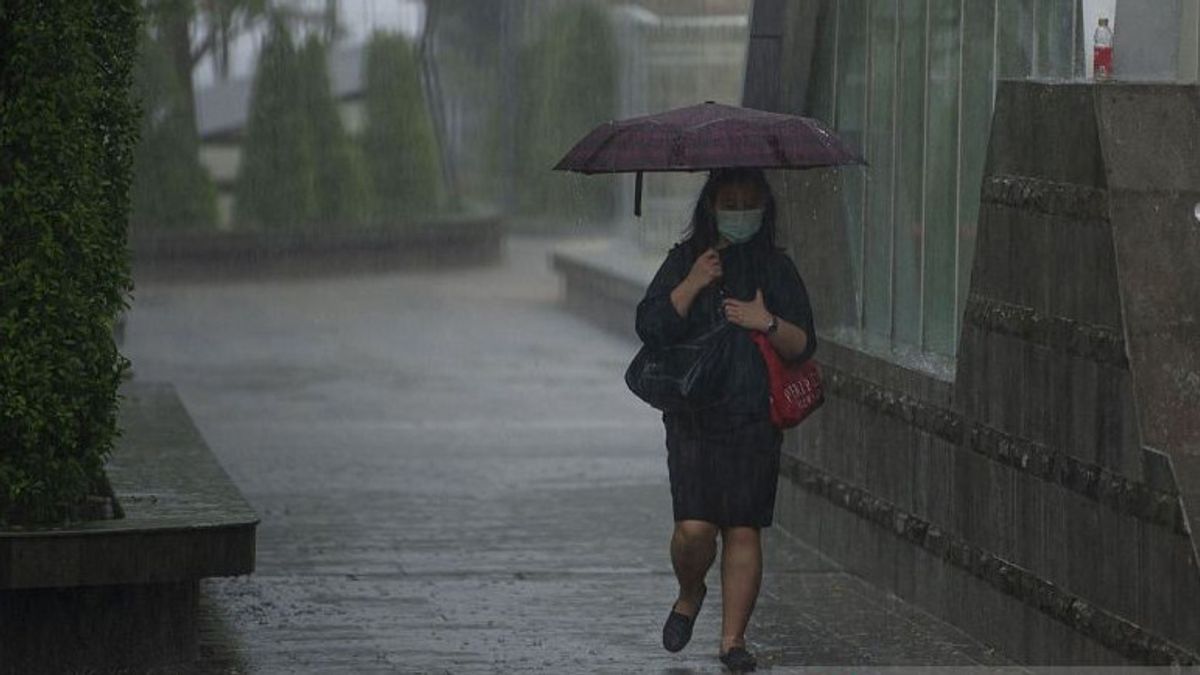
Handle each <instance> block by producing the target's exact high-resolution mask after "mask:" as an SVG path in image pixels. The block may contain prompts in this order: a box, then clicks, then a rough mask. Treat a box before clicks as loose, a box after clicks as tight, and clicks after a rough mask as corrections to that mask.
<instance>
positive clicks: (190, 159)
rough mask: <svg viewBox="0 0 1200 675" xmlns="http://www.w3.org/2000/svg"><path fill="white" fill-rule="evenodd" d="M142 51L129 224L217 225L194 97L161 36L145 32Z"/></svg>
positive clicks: (154, 226) (160, 226) (137, 77)
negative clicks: (138, 135) (139, 116)
mask: <svg viewBox="0 0 1200 675" xmlns="http://www.w3.org/2000/svg"><path fill="white" fill-rule="evenodd" d="M140 52H141V55H140V57H139V59H138V67H137V71H136V74H135V76H134V86H133V91H134V98H135V100H136V101H138V102H139V103H140V106H141V109H142V127H141V141H140V142H139V143H138V146H137V152H136V153H135V154H134V160H133V166H134V171H133V176H134V180H133V207H132V209H133V210H132V213H131V214H130V216H129V224H130V227H131V228H133V229H134V230H149V229H192V228H197V229H206V228H213V227H216V224H217V192H216V189H215V187H214V186H213V182H212V179H211V178H210V177H209V175H208V170H207V169H205V168H204V166H202V165H201V164H200V140H199V139H198V138H197V136H196V129H195V126H194V125H193V123H192V111H190V110H188V106H190V105H191V99H190V97H187V96H185V95H184V89H183V87H184V83H183V82H180V81H179V75H178V73H177V72H176V70H175V68H174V67H173V66H172V62H171V55H170V52H169V51H168V49H167V48H166V47H165V46H164V45H163V44H162V43H161V42H160V41H159V40H158V39H156V38H154V37H152V36H151V35H150V34H149V33H143V35H142V43H141V50H140ZM187 86H191V83H190V82H189V83H188V84H187Z"/></svg>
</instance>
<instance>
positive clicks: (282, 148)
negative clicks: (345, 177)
mask: <svg viewBox="0 0 1200 675" xmlns="http://www.w3.org/2000/svg"><path fill="white" fill-rule="evenodd" d="M303 87H304V80H303V73H302V72H301V69H300V60H299V58H298V54H297V52H296V46H295V44H294V43H293V42H292V36H291V34H290V33H289V32H288V29H287V26H286V25H285V24H284V22H283V20H282V19H281V18H279V17H276V18H274V19H273V20H272V22H271V28H270V30H269V32H268V34H267V37H266V40H265V41H264V43H263V46H262V51H261V52H260V53H259V57H258V69H257V71H256V73H255V77H254V91H253V93H252V94H251V98H250V113H249V119H248V120H247V122H246V137H245V141H244V142H243V143H242V163H241V167H240V168H239V171H238V178H237V188H236V196H235V200H236V201H235V202H234V219H235V220H236V221H237V224H238V225H239V226H241V227H248V228H261V229H274V230H280V229H292V228H297V227H303V226H305V225H307V224H308V223H310V222H311V221H312V217H313V214H314V213H316V207H317V200H316V194H315V193H314V189H315V187H316V163H315V161H314V158H313V144H312V140H311V138H310V131H309V122H308V119H307V114H306V112H305V109H304V106H303V104H304V94H303Z"/></svg>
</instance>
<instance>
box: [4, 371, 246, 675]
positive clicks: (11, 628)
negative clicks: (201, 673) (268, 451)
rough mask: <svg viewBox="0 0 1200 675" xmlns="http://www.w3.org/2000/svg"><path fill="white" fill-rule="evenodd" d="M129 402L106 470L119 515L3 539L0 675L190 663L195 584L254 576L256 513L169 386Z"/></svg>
mask: <svg viewBox="0 0 1200 675" xmlns="http://www.w3.org/2000/svg"><path fill="white" fill-rule="evenodd" d="M122 394H123V395H124V396H125V400H124V402H123V405H122V407H121V413H120V420H121V426H122V428H123V429H124V436H123V437H122V438H121V440H120V441H119V442H118V445H117V448H116V450H115V451H114V452H113V455H112V458H111V459H110V461H109V464H108V466H107V467H106V470H107V473H108V478H109V482H110V483H111V485H112V488H113V494H114V496H115V498H116V500H117V503H118V504H119V505H120V507H121V510H122V511H123V512H124V517H123V518H117V519H110V520H94V521H88V522H84V523H80V524H75V525H71V526H66V527H46V528H33V529H25V530H6V531H0V672H21V673H30V672H62V671H64V670H69V669H72V668H118V667H135V666H145V665H150V664H161V663H172V662H178V661H186V660H188V659H190V658H192V657H193V656H194V655H195V648H196V619H195V610H196V601H197V597H198V591H199V580H200V579H202V578H205V577H214V576H235V575H240V574H249V573H250V572H252V571H253V570H254V556H255V529H256V527H257V524H258V516H257V515H256V514H255V513H254V511H253V509H251V508H250V506H249V505H248V504H247V503H246V501H245V500H244V499H243V498H242V496H241V493H240V492H239V491H238V490H237V488H236V486H234V484H233V482H232V481H231V480H230V479H229V476H228V475H227V474H226V473H225V471H224V470H223V469H222V468H221V466H220V465H219V464H218V463H217V461H216V459H215V458H214V457H213V455H212V453H211V452H210V451H209V449H208V447H207V445H205V443H204V440H203V438H202V437H201V436H200V433H199V432H198V431H197V429H196V428H195V426H194V425H193V424H192V421H191V418H190V417H189V416H188V414H187V411H186V410H184V408H183V405H182V403H181V402H180V400H179V398H178V396H177V395H176V394H175V391H174V389H173V388H172V387H171V386H170V385H166V384H152V383H139V382H132V383H127V384H126V385H125V386H124V387H123V389H122Z"/></svg>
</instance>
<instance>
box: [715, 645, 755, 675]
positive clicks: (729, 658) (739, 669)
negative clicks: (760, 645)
mask: <svg viewBox="0 0 1200 675" xmlns="http://www.w3.org/2000/svg"><path fill="white" fill-rule="evenodd" d="M718 658H720V659H721V663H724V664H725V667H726V668H728V669H729V670H731V671H733V672H735V673H749V672H751V671H753V670H754V669H755V668H757V667H758V661H756V660H754V655H752V654H751V653H750V652H748V651H746V648H745V647H730V648H729V651H727V652H725V653H724V654H721V655H720V656H719V657H718Z"/></svg>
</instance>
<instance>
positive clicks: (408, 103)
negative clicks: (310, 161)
mask: <svg viewBox="0 0 1200 675" xmlns="http://www.w3.org/2000/svg"><path fill="white" fill-rule="evenodd" d="M366 112H367V126H366V129H365V131H364V133H363V152H364V154H365V155H366V159H367V168H368V171H369V173H370V176H371V183H372V184H373V185H374V189H375V199H376V215H375V220H376V222H377V223H380V224H382V225H385V226H390V225H395V224H403V223H406V222H411V221H412V220H413V219H414V217H416V218H419V217H422V216H425V215H428V214H430V213H432V212H434V211H436V210H437V208H438V207H439V206H440V204H441V200H442V180H441V168H440V167H441V164H440V159H439V156H438V147H437V140H436V137H435V136H434V131H433V123H432V122H431V121H430V119H429V112H428V108H427V107H426V104H425V96H424V94H423V92H422V88H421V80H420V74H419V67H418V64H417V58H416V54H415V53H414V51H413V48H412V46H410V45H409V43H408V41H407V40H405V39H404V37H403V36H400V35H392V34H385V33H376V34H375V35H374V36H373V37H372V38H371V41H370V42H369V43H368V45H367V62H366Z"/></svg>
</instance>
